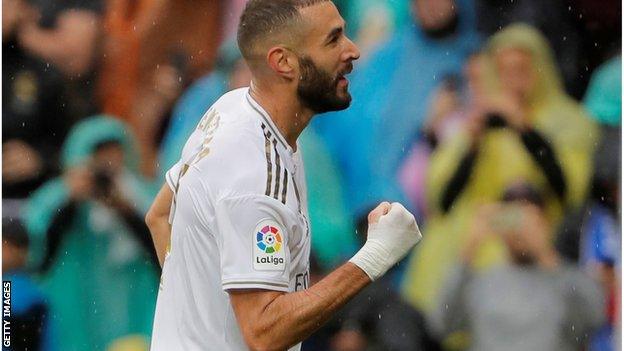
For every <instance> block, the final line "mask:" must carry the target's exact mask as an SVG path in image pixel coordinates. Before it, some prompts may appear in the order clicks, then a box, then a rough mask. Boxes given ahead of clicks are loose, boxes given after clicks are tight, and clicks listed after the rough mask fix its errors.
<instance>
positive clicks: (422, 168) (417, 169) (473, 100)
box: [399, 53, 485, 225]
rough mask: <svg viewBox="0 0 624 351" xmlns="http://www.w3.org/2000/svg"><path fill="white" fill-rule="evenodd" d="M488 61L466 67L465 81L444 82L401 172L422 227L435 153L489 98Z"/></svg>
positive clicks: (476, 58)
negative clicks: (430, 167) (486, 70)
mask: <svg viewBox="0 0 624 351" xmlns="http://www.w3.org/2000/svg"><path fill="white" fill-rule="evenodd" d="M484 61H485V57H484V55H483V54H480V53H476V54H474V55H472V56H471V57H470V58H469V59H468V60H467V61H466V63H465V64H464V69H463V80H460V79H458V78H456V77H453V76H451V77H448V78H447V79H446V80H445V81H444V82H442V84H441V86H440V87H439V88H438V89H437V91H436V92H435V94H434V96H433V99H432V101H431V105H430V107H429V111H428V113H427V120H426V121H425V124H424V126H423V129H422V131H421V132H420V133H419V135H418V136H417V138H416V141H415V142H414V145H413V146H412V148H411V150H410V151H409V153H408V154H407V157H406V158H405V160H404V162H403V164H402V165H401V167H400V169H399V181H400V184H401V187H402V189H403V191H404V192H405V194H406V195H407V197H408V198H409V200H410V201H411V203H412V204H413V205H414V207H415V209H416V213H417V214H419V215H420V216H419V217H420V218H419V222H418V223H420V224H421V225H423V224H425V220H426V218H427V217H428V215H429V210H428V209H427V202H426V196H425V190H426V185H425V181H426V175H427V171H428V167H429V159H430V156H431V153H432V152H434V151H435V149H436V147H437V146H438V145H439V144H440V143H444V142H445V141H447V140H449V139H451V138H453V137H454V136H455V135H456V134H457V133H458V132H460V131H461V130H462V129H463V128H465V127H466V124H467V123H466V120H467V119H468V116H469V115H471V114H472V113H474V111H475V110H476V109H477V108H478V107H477V106H478V105H479V104H480V103H481V101H483V99H484V98H485V97H484V94H485V91H484V90H485V88H484V86H485V77H484V65H485V62H484Z"/></svg>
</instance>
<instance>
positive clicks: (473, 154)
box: [440, 148, 477, 213]
mask: <svg viewBox="0 0 624 351" xmlns="http://www.w3.org/2000/svg"><path fill="white" fill-rule="evenodd" d="M476 158H477V150H476V149H475V148H472V149H470V150H469V151H468V153H466V154H465V155H464V157H463V158H462V160H461V162H460V164H459V166H458V167H457V170H456V171H455V173H454V174H453V177H452V178H451V180H450V181H449V182H448V184H447V185H446V188H445V189H444V192H443V195H442V199H441V202H440V208H442V211H443V212H444V213H446V212H448V211H449V210H450V209H451V207H452V206H453V204H454V203H455V200H457V198H458V197H459V196H460V195H461V193H462V192H463V191H464V189H465V188H466V185H467V184H468V180H469V179H470V175H471V174H472V170H473V169H474V165H475V160H476Z"/></svg>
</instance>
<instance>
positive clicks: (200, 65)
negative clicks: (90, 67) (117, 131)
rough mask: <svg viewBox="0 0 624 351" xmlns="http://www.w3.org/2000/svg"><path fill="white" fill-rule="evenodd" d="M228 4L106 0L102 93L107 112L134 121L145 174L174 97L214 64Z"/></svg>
mask: <svg viewBox="0 0 624 351" xmlns="http://www.w3.org/2000/svg"><path fill="white" fill-rule="evenodd" d="M224 4H225V2H223V1H214V0H201V1H195V0H175V1H174V0H164V1H163V0H138V1H137V0H108V7H107V11H106V15H105V33H106V34H105V38H104V55H105V58H104V60H103V65H102V69H101V72H102V73H101V75H100V81H99V85H98V92H99V98H100V102H101V105H102V110H103V111H104V112H105V113H107V114H110V115H112V116H115V117H118V118H120V119H122V120H124V121H126V122H127V123H128V125H130V128H131V130H132V131H133V133H134V134H135V137H136V139H137V146H138V147H139V150H140V162H141V163H140V164H141V167H140V169H141V171H142V173H143V174H144V175H145V176H147V177H150V178H153V177H155V176H156V170H157V168H156V160H157V153H158V144H159V141H160V140H159V132H160V131H161V129H162V128H163V125H164V123H165V122H166V119H167V117H168V113H169V112H170V111H169V110H170V108H171V107H172V105H173V103H174V101H175V100H176V99H177V98H178V96H179V94H180V93H181V92H182V90H183V89H184V88H185V87H186V86H187V85H188V84H190V83H191V82H193V81H195V80H196V79H198V78H199V77H201V76H203V75H204V74H206V73H207V72H209V71H210V70H211V69H212V67H213V64H214V62H215V59H216V56H217V48H218V45H219V42H220V39H221V25H222V23H221V21H222V19H223V18H224V16H223V11H224V6H225V5H224Z"/></svg>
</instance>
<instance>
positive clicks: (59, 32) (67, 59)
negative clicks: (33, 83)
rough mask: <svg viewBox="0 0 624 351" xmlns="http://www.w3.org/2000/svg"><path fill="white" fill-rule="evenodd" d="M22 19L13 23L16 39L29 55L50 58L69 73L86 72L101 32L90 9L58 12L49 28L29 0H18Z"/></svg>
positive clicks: (46, 59) (79, 73)
mask: <svg viewBox="0 0 624 351" xmlns="http://www.w3.org/2000/svg"><path fill="white" fill-rule="evenodd" d="M19 6H20V11H21V13H22V15H21V21H20V22H19V26H17V27H16V34H17V40H18V42H19V43H20V45H21V46H22V48H24V50H26V51H28V52H29V53H30V54H31V55H33V56H36V57H39V58H40V59H41V60H43V61H46V62H50V63H51V64H53V65H54V66H55V67H56V68H58V69H59V70H60V71H61V72H63V73H64V74H65V75H66V76H68V77H74V76H78V75H81V74H85V73H87V72H88V71H89V70H90V69H91V67H92V64H93V57H94V54H95V51H96V50H95V48H96V45H97V38H98V36H99V34H100V19H99V18H98V16H97V15H96V14H95V13H93V12H92V11H87V10H72V11H65V12H63V13H61V14H60V15H59V17H58V19H57V25H56V26H55V27H54V28H52V29H46V28H42V27H40V26H39V23H38V21H39V17H40V14H39V13H38V10H37V9H36V8H34V7H31V6H30V5H28V3H26V2H24V1H21V2H20V5H19Z"/></svg>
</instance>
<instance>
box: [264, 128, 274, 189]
mask: <svg viewBox="0 0 624 351" xmlns="http://www.w3.org/2000/svg"><path fill="white" fill-rule="evenodd" d="M262 130H263V131H264V154H265V156H266V161H267V182H266V190H265V191H264V195H266V196H270V194H271V182H272V181H273V165H272V162H271V140H269V135H270V134H271V132H269V131H267V130H266V127H265V125H264V124H262ZM267 132H268V133H269V135H267Z"/></svg>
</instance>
